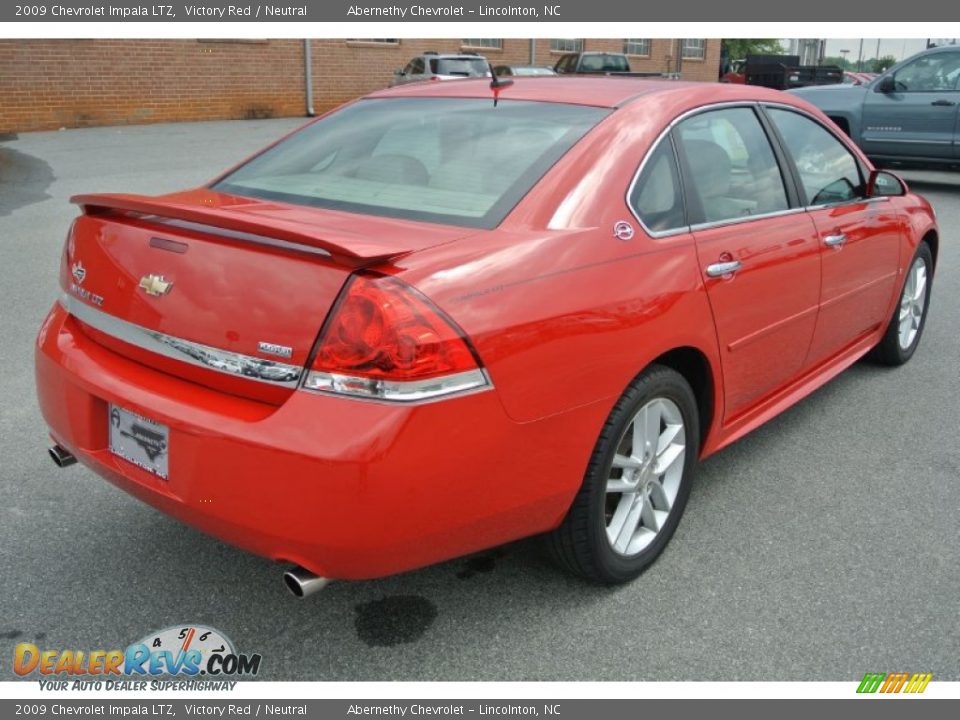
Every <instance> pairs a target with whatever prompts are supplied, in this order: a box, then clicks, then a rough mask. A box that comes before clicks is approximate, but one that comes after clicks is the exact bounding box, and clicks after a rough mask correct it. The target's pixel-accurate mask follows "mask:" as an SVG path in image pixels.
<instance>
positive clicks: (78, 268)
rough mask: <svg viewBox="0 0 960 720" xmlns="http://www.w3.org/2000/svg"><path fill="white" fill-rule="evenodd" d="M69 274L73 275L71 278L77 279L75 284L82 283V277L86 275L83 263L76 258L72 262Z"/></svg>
mask: <svg viewBox="0 0 960 720" xmlns="http://www.w3.org/2000/svg"><path fill="white" fill-rule="evenodd" d="M70 274H71V275H73V279H74V280H76V281H77V285H82V284H83V281H84V279H85V278H86V277H87V270H86V268H84V267H83V263H82V262H80V261H79V260H77V262H75V263H74V264H73V267H71V268H70Z"/></svg>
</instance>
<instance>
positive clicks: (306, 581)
mask: <svg viewBox="0 0 960 720" xmlns="http://www.w3.org/2000/svg"><path fill="white" fill-rule="evenodd" d="M329 582H330V579H329V578H325V577H320V576H319V575H314V574H313V573H312V572H310V571H309V570H307V569H306V568H302V567H295V568H292V569H290V570H287V571H286V572H285V573H284V574H283V584H284V585H286V586H287V590H289V591H290V592H291V593H292V594H293V595H294V597H298V598H305V597H307V596H308V595H313V594H314V593H315V592H318V591H320V590H322V589H323V588H324V587H326V586H327V585H328V584H329Z"/></svg>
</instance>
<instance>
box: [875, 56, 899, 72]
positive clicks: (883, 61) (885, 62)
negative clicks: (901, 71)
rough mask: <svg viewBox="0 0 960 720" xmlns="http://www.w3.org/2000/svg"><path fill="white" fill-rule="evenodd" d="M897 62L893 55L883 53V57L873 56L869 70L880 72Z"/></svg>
mask: <svg viewBox="0 0 960 720" xmlns="http://www.w3.org/2000/svg"><path fill="white" fill-rule="evenodd" d="M896 64H897V59H896V58H895V57H894V56H893V55H884V56H883V57H879V58H874V59H873V60H871V61H870V65H869V67H870V72H875V73H882V72H886V71H887V70H889V69H890V68H891V67H893V66H894V65H896Z"/></svg>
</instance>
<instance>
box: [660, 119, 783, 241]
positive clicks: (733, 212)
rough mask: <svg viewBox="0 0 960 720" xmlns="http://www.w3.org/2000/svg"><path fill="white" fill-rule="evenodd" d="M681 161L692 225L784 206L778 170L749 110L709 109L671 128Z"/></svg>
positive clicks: (760, 212) (763, 135) (734, 218)
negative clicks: (673, 130)
mask: <svg viewBox="0 0 960 720" xmlns="http://www.w3.org/2000/svg"><path fill="white" fill-rule="evenodd" d="M675 133H676V139H677V143H678V145H679V147H680V149H681V152H682V153H683V156H684V157H685V159H686V168H687V170H688V172H689V176H690V177H689V183H687V185H688V188H689V189H690V194H691V209H690V212H691V215H692V216H693V217H692V218H691V220H692V222H693V223H694V224H697V223H714V222H723V221H729V220H739V219H744V218H749V217H752V216H755V215H765V214H767V213H772V212H778V211H780V210H786V209H787V208H788V207H789V203H788V201H787V192H786V189H785V187H784V184H783V176H782V175H781V173H780V166H779V165H778V164H777V159H776V156H775V155H774V154H773V148H772V147H771V146H770V141H769V139H768V138H767V135H766V133H765V132H764V130H763V127H762V126H761V125H760V121H759V119H758V118H757V116H756V114H755V113H754V111H753V110H752V109H751V108H746V107H738V108H727V109H723V110H712V111H709V112H705V113H701V114H699V115H694V116H693V117H690V118H687V119H686V120H684V121H683V122H681V123H680V124H679V125H677V127H676V129H675Z"/></svg>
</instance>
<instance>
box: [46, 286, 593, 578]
mask: <svg viewBox="0 0 960 720" xmlns="http://www.w3.org/2000/svg"><path fill="white" fill-rule="evenodd" d="M36 378H37V393H38V397H39V402H40V407H41V410H42V412H43V416H44V418H45V420H46V422H47V424H48V425H49V427H50V432H51V436H52V437H53V438H54V439H55V440H56V442H58V443H60V444H61V445H63V446H64V447H66V448H67V449H68V450H70V452H72V453H73V454H74V455H76V457H77V459H78V460H80V462H82V463H84V464H85V465H87V466H88V467H90V468H91V469H93V470H94V471H95V472H97V473H98V474H100V475H102V476H103V477H105V478H106V479H107V480H109V481H110V482H111V483H113V484H115V485H117V486H118V487H120V488H122V489H123V490H125V491H127V492H128V493H130V494H131V495H134V496H136V497H138V498H139V499H141V500H143V501H145V502H147V503H149V504H150V505H153V506H154V507H156V508H158V509H160V510H161V511H163V512H165V513H167V514H169V515H172V516H174V517H176V518H178V519H180V520H181V521H183V522H185V523H187V524H189V525H192V526H194V527H197V528H199V529H200V530H203V531H205V532H207V533H209V534H211V535H214V536H216V537H218V538H221V539H223V540H225V541H226V542H229V543H231V544H234V545H237V546H239V547H242V548H244V549H246V550H249V551H251V552H254V553H256V554H259V555H263V556H266V557H269V558H273V559H275V560H282V561H287V562H293V563H296V564H299V565H302V566H304V567H306V568H308V569H310V570H312V571H313V572H315V573H317V574H319V575H323V576H325V577H331V578H344V579H361V578H371V577H378V576H383V575H389V574H392V573H396V572H401V571H404V570H409V569H413V568H416V567H420V566H423V565H427V564H430V563H433V562H437V561H440V560H444V559H448V558H451V557H456V556H459V555H463V554H466V553H469V552H473V551H476V550H480V549H483V548H486V547H490V546H493V545H497V544H500V543H503V542H507V541H510V540H514V539H517V538H520V537H524V536H527V535H532V534H535V533H538V532H542V531H545V530H549V529H551V528H552V527H555V526H556V525H557V524H558V523H559V522H560V520H561V519H562V517H563V515H564V513H565V512H566V510H567V508H568V506H569V504H570V502H571V500H572V498H573V495H574V493H575V492H576V490H577V488H578V487H579V484H580V482H581V479H582V477H583V472H584V469H585V467H586V464H587V461H588V458H589V455H590V452H591V450H592V446H593V443H594V441H595V439H596V437H597V433H598V432H599V428H600V425H601V424H602V422H603V418H604V417H605V414H606V410H605V408H604V407H602V406H601V405H599V404H596V405H591V406H589V407H586V408H581V409H578V410H575V411H572V412H569V413H564V414H562V415H558V416H554V417H551V418H546V419H544V420H541V421H538V422H534V423H523V424H520V423H516V422H514V421H512V420H510V419H509V417H508V416H507V415H506V413H505V412H504V410H503V407H502V405H501V403H500V401H499V399H498V397H497V395H496V391H495V390H489V391H484V392H478V393H475V394H471V395H463V396H459V397H453V398H449V399H446V400H443V401H439V402H433V403H424V404H417V405H409V406H398V405H392V404H386V403H377V402H369V401H362V400H353V399H347V398H339V397H335V396H329V395H321V394H314V393H309V392H303V391H297V392H294V393H293V394H292V395H291V396H290V398H289V399H287V400H286V401H285V402H284V403H283V404H282V405H280V406H273V405H268V404H264V403H260V402H257V401H254V400H247V399H243V398H239V397H235V396H231V395H227V394H224V393H221V392H218V391H215V390H211V389H209V388H206V387H204V386H202V385H199V384H196V383H192V382H189V381H186V380H182V379H179V378H176V377H173V376H171V375H168V374H165V373H162V372H159V371H156V370H153V369H151V368H149V367H147V366H145V365H142V364H140V363H137V362H134V361H132V360H129V359H126V358H124V357H122V356H120V355H117V354H115V353H113V352H111V351H109V350H107V349H106V348H104V347H102V346H100V345H98V344H96V343H95V342H93V341H92V340H91V339H90V338H89V337H87V336H86V335H85V334H84V333H83V331H82V330H81V329H80V327H79V325H78V324H77V322H76V321H75V320H74V319H73V318H72V317H71V316H70V315H68V314H67V313H66V311H65V310H64V309H63V308H62V307H61V306H60V305H59V304H57V305H54V307H53V309H52V310H51V312H50V314H49V315H48V317H47V319H46V320H45V321H44V324H43V326H42V327H41V330H40V333H39V336H38V338H37V347H36ZM109 403H114V404H117V405H120V406H122V407H125V408H127V409H129V410H132V411H134V412H136V413H139V414H141V415H143V416H145V417H149V418H151V419H154V420H156V421H158V422H161V423H164V424H165V425H167V426H169V428H170V439H169V445H170V454H169V480H167V481H165V480H161V479H159V478H157V477H155V476H153V475H151V474H150V473H148V472H146V471H144V470H141V469H140V468H138V467H136V466H134V465H132V464H130V463H128V462H126V461H125V460H122V459H120V458H118V457H116V456H114V455H113V454H112V453H111V452H110V451H109V449H108V447H107V422H108V419H107V412H108V411H107V407H108V404H109Z"/></svg>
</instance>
